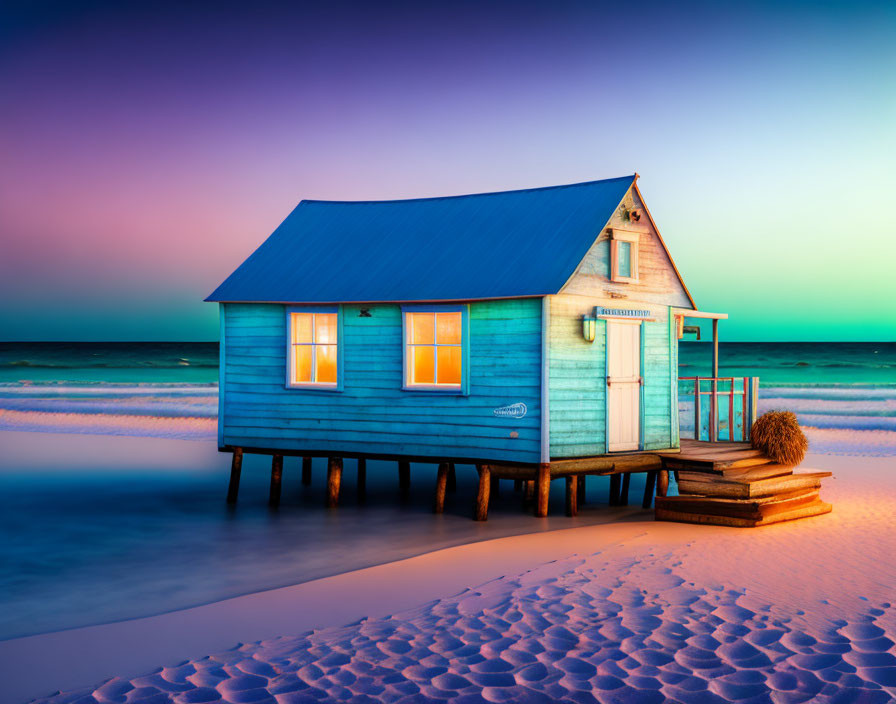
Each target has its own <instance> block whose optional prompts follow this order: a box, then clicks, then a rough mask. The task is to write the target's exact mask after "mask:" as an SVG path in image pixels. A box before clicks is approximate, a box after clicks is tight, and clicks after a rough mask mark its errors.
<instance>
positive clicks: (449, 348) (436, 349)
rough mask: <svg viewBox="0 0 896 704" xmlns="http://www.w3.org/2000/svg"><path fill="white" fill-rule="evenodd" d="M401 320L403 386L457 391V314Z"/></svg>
mask: <svg viewBox="0 0 896 704" xmlns="http://www.w3.org/2000/svg"><path fill="white" fill-rule="evenodd" d="M405 316H406V318H405V328H406V335H407V340H406V342H405V344H406V349H405V368H406V371H407V379H406V385H407V386H409V387H413V386H419V387H437V388H455V389H459V388H460V387H461V379H462V376H461V372H462V369H461V366H462V364H463V333H462V329H463V316H462V314H461V312H460V311H452V312H445V313H439V312H432V313H430V312H425V313H422V312H421V313H417V312H415V313H410V312H408V313H405Z"/></svg>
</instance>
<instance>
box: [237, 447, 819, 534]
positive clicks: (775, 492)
mask: <svg viewBox="0 0 896 704" xmlns="http://www.w3.org/2000/svg"><path fill="white" fill-rule="evenodd" d="M230 449H231V451H232V452H233V462H232V465H231V476H230V485H229V487H228V494H227V501H228V503H231V504H233V503H235V502H236V500H237V493H238V491H239V481H240V472H241V467H242V457H243V454H244V452H245V453H250V452H251V453H259V454H270V455H272V463H271V490H270V505H271V506H272V507H276V506H278V505H279V503H280V493H281V492H280V485H281V481H282V476H283V458H284V455H287V454H298V455H301V456H302V457H303V458H304V459H303V461H302V483H303V484H306V485H307V484H308V483H310V479H311V457H312V456H316V455H317V453H315V452H313V451H312V452H307V451H306V452H285V451H278V450H271V449H261V448H239V447H235V448H230ZM328 455H330V453H326V454H324V456H328ZM346 456H349V457H350V456H351V455H348V454H346ZM368 459H390V460H392V461H395V462H397V465H398V486H399V491H400V495H401V496H402V497H403V498H406V497H407V495H408V491H409V488H410V483H411V472H410V463H411V462H412V461H415V462H423V463H425V464H430V465H432V466H433V467H434V468H436V467H437V468H438V469H437V472H436V478H435V499H434V510H435V512H436V513H441V512H442V511H444V506H445V496H446V492H451V491H453V489H454V486H455V484H456V479H455V461H452V460H451V459H445V458H441V459H438V458H416V457H409V456H399V457H396V456H391V457H382V456H378V455H367V456H357V460H358V463H357V470H358V481H357V485H358V495H359V497H360V498H361V499H362V500H363V496H364V492H365V483H366V476H367V460H368ZM457 463H458V464H473V465H474V466H475V467H476V471H477V473H478V475H479V482H478V488H477V492H476V497H475V500H474V503H473V518H474V519H475V520H478V521H484V520H486V519H487V518H488V509H489V501H490V498H491V497H492V496H494V495H495V494H497V492H498V491H499V486H500V480H502V479H503V480H513V483H514V490H516V491H522V492H523V495H522V498H523V503H524V505H525V506H531V507H532V510H533V511H534V513H535V515H536V516H540V517H543V516H546V515H547V514H548V497H549V495H550V485H551V481H553V480H554V479H563V480H564V481H565V484H566V492H565V494H566V515H568V516H575V515H576V514H577V512H578V508H579V505H581V504H582V503H583V502H584V500H585V495H586V492H585V483H586V481H587V478H588V476H589V475H590V476H595V477H599V476H608V477H609V478H610V501H609V503H610V505H611V506H626V505H628V501H629V486H630V483H631V475H632V474H633V473H635V472H646V474H647V479H646V482H645V487H644V498H643V501H642V504H641V505H642V506H643V507H644V508H650V507H651V506H652V505H653V501H654V495H656V502H657V507H656V508H657V511H656V517H657V519H659V520H674V521H687V522H694V523H721V524H724V525H764V524H765V523H769V522H773V521H780V520H790V519H791V518H801V517H803V516H806V515H817V514H818V513H824V512H826V511H829V510H830V506H829V505H828V504H824V503H822V502H821V501H820V500H818V489H819V487H820V485H821V479H823V478H825V477H828V476H830V472H809V473H806V472H803V473H800V474H794V473H793V467H786V466H783V465H777V464H775V463H773V462H772V461H771V460H770V459H769V458H768V457H766V456H764V455H763V454H762V453H761V452H759V451H758V450H754V449H753V448H752V447H750V445H749V443H745V442H734V443H729V442H719V443H713V442H701V441H695V440H686V439H685V440H682V441H681V448H680V449H678V448H668V449H665V450H653V451H647V452H626V453H615V454H612V455H602V456H595V457H577V458H570V459H567V458H555V459H552V460H551V461H550V462H545V463H542V464H511V463H494V462H488V461H486V460H478V461H477V460H472V461H471V460H465V461H464V460H461V461H460V462H457ZM342 472H343V457H342V456H329V457H328V462H327V491H326V498H325V503H326V505H327V506H328V507H330V508H335V507H336V506H337V505H338V503H339V494H340V485H341V480H342ZM670 472H672V473H674V474H675V477H676V480H677V481H678V489H679V494H680V495H679V496H673V497H669V496H667V492H668V487H669V473H670Z"/></svg>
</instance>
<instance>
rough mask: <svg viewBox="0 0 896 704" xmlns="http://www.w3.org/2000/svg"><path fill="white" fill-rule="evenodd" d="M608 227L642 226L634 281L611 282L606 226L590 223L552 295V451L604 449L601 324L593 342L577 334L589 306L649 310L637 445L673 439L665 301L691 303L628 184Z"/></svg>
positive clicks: (670, 339) (661, 444) (671, 355)
mask: <svg viewBox="0 0 896 704" xmlns="http://www.w3.org/2000/svg"><path fill="white" fill-rule="evenodd" d="M633 208H638V209H640V210H641V211H642V215H641V218H640V220H639V221H637V222H633V221H631V220H629V219H627V218H626V217H625V214H626V212H630V211H631V210H632V209H633ZM601 224H602V223H601ZM596 227H600V224H598V225H596ZM607 227H608V228H612V227H617V228H621V229H624V230H629V231H635V232H639V233H640V238H639V242H638V258H639V263H638V281H637V282H635V283H614V282H612V281H610V240H609V236H608V234H607V228H604V230H603V231H600V232H598V231H597V230H595V237H596V238H597V240H596V242H595V243H594V245H592V247H591V249H590V250H589V251H588V254H587V255H586V256H585V258H584V260H583V261H582V264H581V265H580V266H579V268H578V269H577V271H576V273H575V274H574V275H573V276H572V277H571V278H570V280H569V282H567V284H566V286H565V287H564V288H563V290H562V291H561V292H560V294H559V295H557V296H551V297H550V320H549V323H548V329H549V335H550V345H549V350H550V352H549V360H550V370H549V382H548V388H549V395H548V405H549V408H550V422H549V429H550V454H551V457H578V456H587V455H600V454H604V453H606V452H607V417H606V414H607V377H606V363H607V361H606V324H605V323H604V322H603V321H599V322H598V327H597V337H596V339H595V340H594V342H593V343H588V342H585V340H584V339H583V337H582V317H583V316H584V315H590V314H591V313H592V311H593V310H594V307H595V306H606V307H608V308H638V309H648V310H650V311H651V316H652V317H653V318H655V320H654V321H647V322H644V323H642V325H641V328H642V338H641V339H642V358H641V374H642V376H643V377H644V386H643V389H642V395H641V437H642V445H643V449H645V450H657V449H664V448H668V447H677V446H678V409H677V399H676V396H677V375H678V340H677V338H676V337H675V332H674V327H673V325H672V324H671V323H672V321H671V320H670V313H669V306H676V307H681V308H690V307H691V302H690V300H689V299H688V296H687V293H686V292H685V289H684V287H683V286H682V285H681V281H680V280H679V278H678V275H677V274H676V272H675V268H674V266H673V264H672V261H671V260H670V258H669V256H668V255H667V254H666V252H665V249H664V248H663V246H662V244H661V243H660V240H659V236H658V234H657V232H656V231H655V229H654V228H653V226H652V225H651V223H650V219H649V218H648V217H647V214H646V212H644V204H643V203H642V202H641V200H640V198H639V197H638V194H637V193H635V192H634V190H632V191H629V193H628V194H627V195H626V197H625V199H624V201H623V203H622V205H621V206H620V208H619V209H618V210H617V211H616V213H615V214H614V216H613V218H612V219H611V221H610V223H609V224H608V225H607Z"/></svg>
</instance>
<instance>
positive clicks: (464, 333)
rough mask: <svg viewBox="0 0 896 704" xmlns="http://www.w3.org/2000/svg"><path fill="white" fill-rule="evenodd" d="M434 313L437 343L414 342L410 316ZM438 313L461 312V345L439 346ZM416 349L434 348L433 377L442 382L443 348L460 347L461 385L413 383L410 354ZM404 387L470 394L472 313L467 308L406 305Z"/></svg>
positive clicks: (447, 344) (403, 332)
mask: <svg viewBox="0 0 896 704" xmlns="http://www.w3.org/2000/svg"><path fill="white" fill-rule="evenodd" d="M409 313H413V314H420V313H423V314H431V315H432V316H433V342H432V344H430V343H416V344H415V343H413V342H411V326H410V324H409V321H408V314H409ZM436 313H459V314H460V321H461V326H460V342H459V343H457V342H452V343H439V342H437V340H438V327H437V325H436V320H435V315H436ZM412 347H432V348H434V351H433V378H434V379H438V378H439V376H438V373H439V366H438V365H439V361H438V359H439V352H438V348H439V347H458V348H460V355H461V357H460V359H461V362H460V383H457V384H439V383H433V384H416V383H411V373H412V370H413V367H412V362H411V355H410V354H409V351H410V348H412ZM401 356H402V367H403V368H402V385H401V388H402V389H403V390H404V391H437V392H442V393H453V394H466V393H468V391H467V389H468V382H467V380H468V379H469V358H470V356H469V310H468V307H467V306H465V305H461V306H420V305H406V306H402V353H401Z"/></svg>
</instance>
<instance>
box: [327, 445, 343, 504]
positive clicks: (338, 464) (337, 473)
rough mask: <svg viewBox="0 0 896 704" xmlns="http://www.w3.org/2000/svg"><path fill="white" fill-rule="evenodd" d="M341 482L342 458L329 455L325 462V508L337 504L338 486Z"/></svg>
mask: <svg viewBox="0 0 896 704" xmlns="http://www.w3.org/2000/svg"><path fill="white" fill-rule="evenodd" d="M341 483H342V458H341V457H331V458H330V460H329V462H328V464H327V508H336V506H338V505H339V486H340V484H341Z"/></svg>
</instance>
